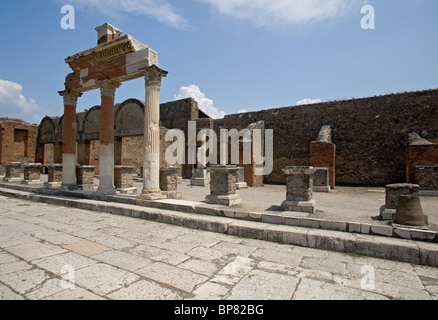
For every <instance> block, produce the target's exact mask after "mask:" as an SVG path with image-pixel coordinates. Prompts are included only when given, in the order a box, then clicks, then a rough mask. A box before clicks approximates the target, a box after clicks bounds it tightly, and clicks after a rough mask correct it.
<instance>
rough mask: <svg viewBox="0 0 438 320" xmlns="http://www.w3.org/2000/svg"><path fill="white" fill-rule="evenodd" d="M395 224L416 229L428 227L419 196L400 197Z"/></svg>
mask: <svg viewBox="0 0 438 320" xmlns="http://www.w3.org/2000/svg"><path fill="white" fill-rule="evenodd" d="M394 223H396V224H401V225H406V226H416V227H421V226H425V225H426V220H425V217H424V213H423V209H422V207H421V203H420V197H419V196H418V195H401V196H400V197H399V202H398V205H397V211H396V213H395V217H394Z"/></svg>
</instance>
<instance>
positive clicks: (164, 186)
mask: <svg viewBox="0 0 438 320" xmlns="http://www.w3.org/2000/svg"><path fill="white" fill-rule="evenodd" d="M180 171H181V168H180V167H170V166H162V167H160V189H161V191H176V190H177V189H178V178H179V177H180Z"/></svg>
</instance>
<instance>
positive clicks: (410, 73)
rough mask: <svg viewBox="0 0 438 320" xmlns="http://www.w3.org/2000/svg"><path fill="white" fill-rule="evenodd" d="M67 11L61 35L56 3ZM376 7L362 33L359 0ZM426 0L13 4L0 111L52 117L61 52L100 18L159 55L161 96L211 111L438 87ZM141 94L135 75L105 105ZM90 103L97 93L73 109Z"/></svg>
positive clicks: (1, 16)
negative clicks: (71, 15) (71, 16)
mask: <svg viewBox="0 0 438 320" xmlns="http://www.w3.org/2000/svg"><path fill="white" fill-rule="evenodd" d="M65 4H69V5H72V6H73V7H74V8H75V29H74V30H64V29H62V28H61V25H60V21H61V19H62V18H63V16H64V14H61V7H62V6H63V5H65ZM366 4H368V5H372V6H373V7H374V9H375V18H376V26H375V29H374V30H363V29H362V28H361V20H362V18H363V16H364V14H362V13H361V12H360V11H361V8H362V6H363V5H366ZM437 15H438V1H436V0H374V1H372V0H369V1H365V0H277V1H272V0H269V1H268V0H251V1H250V0H179V1H176V0H106V1H104V0H88V1H83V0H39V1H35V0H15V1H2V2H1V4H0V27H1V30H2V31H3V32H2V34H3V37H2V41H1V44H0V117H6V116H8V117H17V118H21V119H24V120H27V121H29V122H32V123H39V122H40V121H41V119H42V117H44V116H45V115H50V116H60V115H62V113H63V104H62V99H61V97H60V96H59V95H58V93H57V92H58V91H60V90H63V89H64V85H63V84H64V80H65V76H66V75H67V74H68V73H70V72H71V70H70V69H69V68H68V65H67V64H66V63H65V62H64V59H65V58H66V57H68V56H70V55H72V54H74V53H77V52H80V51H82V50H85V49H88V48H90V47H93V46H95V45H96V42H97V33H96V31H95V30H94V28H95V27H96V26H99V25H101V24H103V23H105V22H108V23H111V24H113V25H115V26H117V27H118V28H120V29H122V30H123V31H124V34H130V35H131V36H133V37H134V38H136V39H137V40H139V41H141V42H143V43H145V44H147V45H149V46H150V47H152V48H153V49H154V50H156V51H158V55H159V63H160V67H161V68H162V69H164V70H167V71H169V75H168V77H167V78H165V79H164V80H163V84H162V91H161V101H162V102H168V101H172V100H175V99H177V98H183V97H186V96H193V97H194V98H195V99H197V100H198V102H199V103H200V105H201V107H202V108H203V109H204V110H206V111H207V113H209V114H211V115H212V116H215V117H219V116H223V115H224V114H233V113H237V112H240V111H243V110H246V111H258V110H262V109H269V108H275V107H284V106H291V105H295V104H297V103H298V102H299V101H303V100H305V99H310V100H321V101H328V100H341V99H351V98H353V97H354V98H360V97H368V96H375V95H382V94H387V93H393V92H394V93H395V92H405V91H416V90H423V89H435V88H438V59H437V56H438V40H437V39H438V36H437V31H438V19H437ZM128 98H137V99H140V100H144V81H143V80H142V79H138V80H134V81H131V82H127V83H124V84H123V85H122V87H120V89H118V90H117V93H116V102H123V101H124V100H125V99H128ZM99 104H100V94H99V92H98V91H94V92H87V93H85V94H84V96H83V97H82V98H80V99H79V101H78V109H77V111H78V112H81V111H83V110H84V109H89V108H91V107H92V106H94V105H99Z"/></svg>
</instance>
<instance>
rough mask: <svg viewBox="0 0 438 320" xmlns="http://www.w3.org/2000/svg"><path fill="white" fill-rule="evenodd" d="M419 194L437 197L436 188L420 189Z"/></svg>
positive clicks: (437, 191)
mask: <svg viewBox="0 0 438 320" xmlns="http://www.w3.org/2000/svg"><path fill="white" fill-rule="evenodd" d="M420 196H424V197H438V190H420Z"/></svg>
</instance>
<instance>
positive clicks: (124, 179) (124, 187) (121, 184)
mask: <svg viewBox="0 0 438 320" xmlns="http://www.w3.org/2000/svg"><path fill="white" fill-rule="evenodd" d="M134 169H135V167H134V166H114V185H115V187H116V190H117V191H118V192H120V193H122V194H136V193H137V188H134V180H133V175H134Z"/></svg>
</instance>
